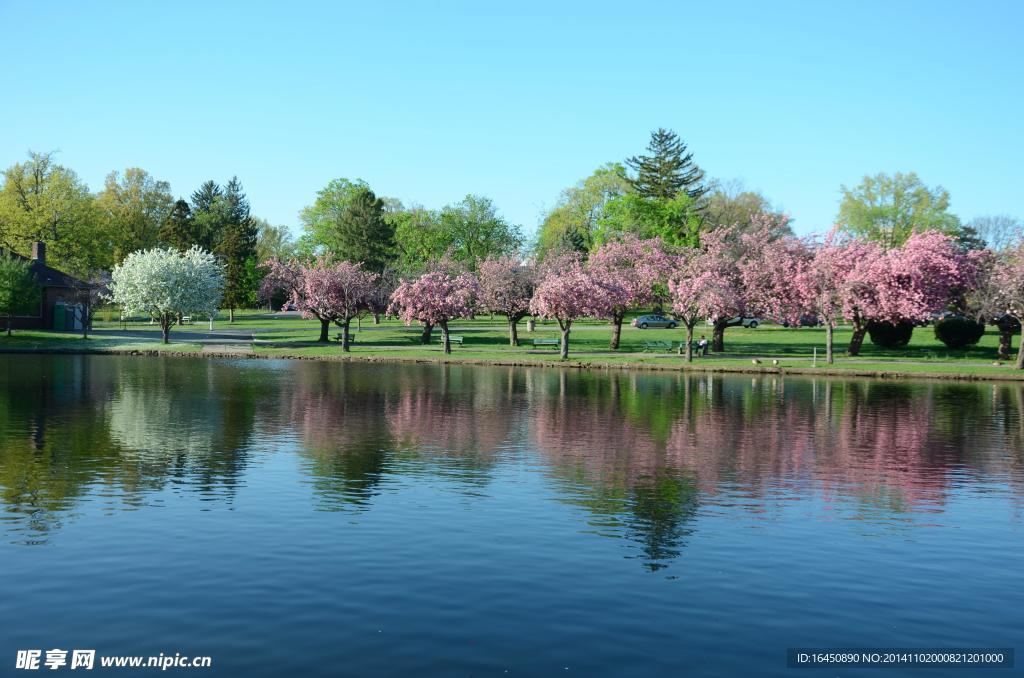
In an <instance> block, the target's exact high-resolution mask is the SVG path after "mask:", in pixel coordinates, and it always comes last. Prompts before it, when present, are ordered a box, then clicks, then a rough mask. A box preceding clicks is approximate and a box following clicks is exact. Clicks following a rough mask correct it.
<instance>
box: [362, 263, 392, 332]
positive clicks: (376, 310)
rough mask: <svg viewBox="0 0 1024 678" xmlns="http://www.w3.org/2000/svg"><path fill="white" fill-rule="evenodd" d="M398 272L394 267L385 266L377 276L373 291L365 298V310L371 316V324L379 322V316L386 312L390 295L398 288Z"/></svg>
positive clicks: (389, 303) (389, 302)
mask: <svg viewBox="0 0 1024 678" xmlns="http://www.w3.org/2000/svg"><path fill="white" fill-rule="evenodd" d="M398 283H399V278H398V273H397V271H395V269H394V268H391V267H386V268H385V269H384V271H383V272H381V273H380V275H378V276H377V282H376V284H374V286H373V291H372V292H371V293H370V295H369V297H367V299H366V312H367V313H369V314H370V315H371V316H373V324H374V325H379V324H380V317H381V316H382V315H384V314H385V313H387V312H388V307H389V306H391V295H392V294H393V293H394V291H395V290H396V289H397V288H398Z"/></svg>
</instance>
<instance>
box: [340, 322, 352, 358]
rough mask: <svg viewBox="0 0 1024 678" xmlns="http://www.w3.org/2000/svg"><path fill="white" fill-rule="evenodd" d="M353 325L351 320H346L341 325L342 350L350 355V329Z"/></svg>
mask: <svg viewBox="0 0 1024 678" xmlns="http://www.w3.org/2000/svg"><path fill="white" fill-rule="evenodd" d="M351 324H352V319H351V318H345V322H343V323H342V324H341V350H342V351H344V352H345V353H348V328H349V326H350V325H351Z"/></svg>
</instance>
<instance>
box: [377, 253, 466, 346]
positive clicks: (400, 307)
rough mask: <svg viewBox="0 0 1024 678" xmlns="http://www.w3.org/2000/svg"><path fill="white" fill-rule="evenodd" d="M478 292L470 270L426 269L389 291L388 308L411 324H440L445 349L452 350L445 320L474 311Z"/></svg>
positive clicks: (461, 316) (463, 316)
mask: <svg viewBox="0 0 1024 678" xmlns="http://www.w3.org/2000/svg"><path fill="white" fill-rule="evenodd" d="M479 294H480V285H479V283H478V282H477V279H476V278H475V277H474V276H473V275H471V274H469V273H459V274H454V273H446V272H444V271H429V272H427V273H424V274H423V275H421V276H420V277H419V278H417V279H415V280H404V281H402V283H401V284H399V286H398V288H397V289H396V290H395V291H394V293H393V294H392V295H391V312H392V313H394V314H395V315H397V316H398V317H399V318H401V319H402V320H404V321H405V324H406V325H411V324H412V323H413V321H418V322H421V323H424V324H425V325H427V326H430V327H432V326H434V325H437V326H438V327H440V328H441V341H442V344H443V345H444V352H445V353H451V352H452V346H451V341H450V339H449V336H448V323H449V322H450V321H452V320H454V319H456V318H465V317H467V316H469V315H470V314H471V313H472V312H473V308H474V306H475V304H476V300H477V298H478V297H479Z"/></svg>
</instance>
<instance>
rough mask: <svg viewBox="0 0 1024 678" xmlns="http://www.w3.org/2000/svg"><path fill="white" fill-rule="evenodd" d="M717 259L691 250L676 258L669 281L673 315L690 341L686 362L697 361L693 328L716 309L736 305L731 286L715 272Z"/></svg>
mask: <svg viewBox="0 0 1024 678" xmlns="http://www.w3.org/2000/svg"><path fill="white" fill-rule="evenodd" d="M714 264H715V262H714V260H713V257H711V256H710V255H709V254H708V253H707V252H705V251H703V250H688V251H685V252H684V253H683V254H681V255H679V257H677V258H676V265H675V267H674V270H673V271H672V274H671V276H670V278H669V282H668V292H669V302H670V303H671V305H672V314H673V315H674V316H675V317H676V318H678V319H679V322H681V323H682V324H683V327H685V328H686V342H685V344H684V345H683V346H681V347H680V348H681V349H683V352H684V355H685V356H686V362H692V361H693V328H694V327H696V325H697V323H699V322H700V321H701V320H703V319H704V318H707V317H708V316H709V315H711V314H712V313H713V312H714V310H715V309H718V308H723V307H727V306H730V305H731V304H733V303H735V302H734V301H733V300H732V299H729V298H728V297H729V296H730V295H731V294H733V290H732V288H731V287H730V286H729V285H723V284H722V283H721V281H720V280H719V278H718V277H717V276H716V275H715V273H714Z"/></svg>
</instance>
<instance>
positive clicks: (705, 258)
mask: <svg viewBox="0 0 1024 678" xmlns="http://www.w3.org/2000/svg"><path fill="white" fill-rule="evenodd" d="M747 242H748V241H747V240H746V239H745V238H744V237H743V235H742V233H741V231H740V230H739V228H737V227H734V226H723V227H719V228H716V229H714V230H712V231H709V232H707V233H703V234H701V248H700V249H701V252H702V256H701V258H700V262H701V270H702V271H704V272H706V273H707V274H708V275H709V276H711V277H712V278H713V279H714V280H715V281H716V282H715V294H713V295H711V296H709V297H708V299H707V300H706V301H705V302H704V303H705V310H706V311H707V314H708V319H709V320H710V321H711V323H712V325H713V327H712V332H711V350H713V351H723V350H725V330H726V328H728V327H732V326H734V325H736V324H738V322H737V321H735V320H734V319H735V318H742V317H744V316H746V315H747V314H748V313H749V311H748V306H749V305H748V303H747V295H746V289H745V288H744V286H743V276H742V273H741V269H740V261H741V260H742V258H743V257H744V256H745V255H746V245H747Z"/></svg>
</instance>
